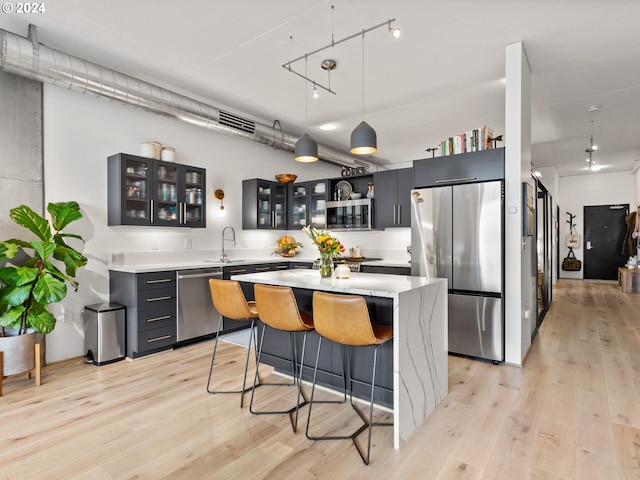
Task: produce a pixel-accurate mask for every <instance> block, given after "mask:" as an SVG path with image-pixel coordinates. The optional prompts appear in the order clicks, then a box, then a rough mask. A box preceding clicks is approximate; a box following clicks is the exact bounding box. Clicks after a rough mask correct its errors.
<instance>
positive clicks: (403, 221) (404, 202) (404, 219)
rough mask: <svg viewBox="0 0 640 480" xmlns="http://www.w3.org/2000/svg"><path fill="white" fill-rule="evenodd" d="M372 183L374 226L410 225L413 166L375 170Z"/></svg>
mask: <svg viewBox="0 0 640 480" xmlns="http://www.w3.org/2000/svg"><path fill="white" fill-rule="evenodd" d="M373 184H374V192H375V200H376V203H375V208H374V216H375V221H374V226H375V228H388V227H410V226H411V189H412V188H413V168H402V169H398V170H385V171H382V172H376V173H374V174H373Z"/></svg>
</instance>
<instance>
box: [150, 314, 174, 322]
mask: <svg viewBox="0 0 640 480" xmlns="http://www.w3.org/2000/svg"><path fill="white" fill-rule="evenodd" d="M168 318H171V315H164V316H162V317H155V318H147V323H153V322H159V321H160V320H166V319H168Z"/></svg>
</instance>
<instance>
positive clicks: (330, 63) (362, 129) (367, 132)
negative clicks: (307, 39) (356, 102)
mask: <svg viewBox="0 0 640 480" xmlns="http://www.w3.org/2000/svg"><path fill="white" fill-rule="evenodd" d="M333 9H334V7H333V6H331V11H332V15H333ZM332 18H333V17H332ZM332 22H333V20H332ZM393 22H395V18H390V19H388V20H387V21H385V22H382V23H379V24H378V25H374V26H373V27H369V28H367V29H364V30H362V31H361V32H358V33H355V34H353V35H350V36H348V37H344V38H342V39H340V40H334V38H333V28H332V32H331V43H330V44H328V45H325V46H324V47H320V48H318V49H316V50H314V51H312V52H310V53H305V54H304V55H302V56H300V57H298V58H294V59H293V60H290V61H289V62H287V63H285V64H284V65H282V67H283V68H285V69H287V70H288V71H289V72H291V73H294V74H295V75H298V76H299V77H302V78H303V79H304V80H305V134H304V135H303V136H302V137H300V139H299V140H298V141H297V142H296V148H295V151H296V155H295V159H296V160H298V161H301V162H303V161H315V160H317V156H318V144H317V143H316V142H315V140H313V139H312V138H311V137H310V136H309V135H308V134H307V133H306V129H307V126H306V122H307V119H306V115H307V114H306V109H307V104H306V84H307V83H312V84H313V97H314V98H317V95H318V89H319V88H321V89H323V90H325V91H327V92H329V93H332V94H334V95H335V94H336V92H334V91H333V90H331V83H330V82H331V75H330V74H331V71H332V70H334V69H335V68H336V62H335V60H332V59H326V60H324V61H323V62H322V63H321V67H322V68H323V69H324V70H326V71H327V73H328V75H329V86H328V87H326V86H324V85H322V84H321V83H319V82H318V81H317V80H314V79H311V78H309V77H308V75H307V63H308V57H309V56H311V55H315V54H317V53H320V52H322V51H324V50H326V49H328V48H333V47H335V46H336V45H339V44H340V43H343V42H346V41H347V40H351V39H353V38H356V37H358V36H360V35H361V36H362V121H361V122H360V123H359V124H358V126H357V127H356V128H355V129H354V130H353V132H352V133H351V148H350V151H351V153H353V154H357V155H370V154H372V153H375V152H376V151H377V150H378V140H377V135H376V131H375V130H374V129H373V128H372V127H371V125H369V124H368V123H367V122H365V121H364V80H365V73H364V60H365V57H364V35H365V33H367V32H370V31H372V30H376V29H378V28H381V27H387V29H388V31H389V33H391V35H392V37H393V38H398V37H399V36H400V29H398V28H394V27H393ZM302 59H304V62H305V65H304V75H303V74H301V73H299V72H296V71H295V70H294V69H293V68H292V65H293V64H294V63H296V62H298V61H299V60H302Z"/></svg>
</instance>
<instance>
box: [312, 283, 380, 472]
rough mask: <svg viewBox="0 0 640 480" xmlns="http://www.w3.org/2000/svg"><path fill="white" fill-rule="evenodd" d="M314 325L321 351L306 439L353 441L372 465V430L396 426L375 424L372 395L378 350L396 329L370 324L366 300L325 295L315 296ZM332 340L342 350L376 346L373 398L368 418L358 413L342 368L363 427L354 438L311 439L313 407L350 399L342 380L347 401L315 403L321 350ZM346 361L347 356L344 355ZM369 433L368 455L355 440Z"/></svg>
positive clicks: (351, 392) (350, 382)
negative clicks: (310, 429)
mask: <svg viewBox="0 0 640 480" xmlns="http://www.w3.org/2000/svg"><path fill="white" fill-rule="evenodd" d="M313 321H314V326H315V329H316V332H318V334H319V335H320V339H319V341H318V351H317V353H316V364H315V369H314V373H313V385H312V387H311V398H310V400H309V414H308V417H307V429H306V436H307V438H308V439H310V440H342V439H351V441H352V442H353V444H354V445H355V447H356V450H358V453H359V454H360V457H361V458H362V461H363V462H364V463H365V465H368V464H369V459H370V453H371V429H372V427H374V426H393V423H373V394H374V388H375V377H376V366H377V357H378V349H379V348H380V345H382V344H384V343H385V342H387V341H388V340H390V339H391V338H392V337H393V327H392V326H385V325H376V324H372V323H371V319H370V317H369V310H368V309H367V303H366V301H365V299H364V298H363V297H361V296H357V295H338V294H333V293H326V292H319V291H315V292H313ZM323 338H326V339H329V340H331V341H333V342H335V343H337V344H340V345H341V346H343V347H345V346H346V347H349V348H350V347H364V346H375V349H374V351H373V373H372V375H371V395H370V398H369V418H367V417H365V416H364V414H363V413H362V412H361V411H360V410H359V409H358V407H357V406H356V405H355V404H354V403H353V388H352V387H353V385H352V383H353V382H352V380H351V373H350V372H349V371H348V369H345V368H344V367H343V374H344V375H346V374H348V375H349V403H350V404H351V407H352V408H353V409H354V410H355V411H356V413H357V414H358V416H359V417H360V419H361V420H362V422H363V424H362V426H361V427H360V428H358V429H357V430H356V431H355V432H353V433H352V434H351V435H347V436H312V435H309V425H310V423H311V410H312V408H313V404H314V403H344V402H346V396H347V392H346V390H347V379H346V378H345V377H344V376H343V382H344V399H343V400H342V401H315V402H314V400H313V397H314V393H315V387H316V376H317V373H318V360H319V358H320V348H321V346H322V339H323ZM343 357H344V355H343ZM365 430H368V441H367V453H366V455H365V454H364V452H363V451H362V448H361V447H360V446H359V445H358V443H357V442H356V438H357V437H358V435H360V433H362V432H363V431H365Z"/></svg>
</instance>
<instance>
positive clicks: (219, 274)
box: [178, 272, 222, 280]
mask: <svg viewBox="0 0 640 480" xmlns="http://www.w3.org/2000/svg"><path fill="white" fill-rule="evenodd" d="M204 277H210V278H222V272H209V273H194V274H191V275H190V274H188V273H186V274H182V275H181V274H178V280H183V279H188V278H204Z"/></svg>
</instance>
